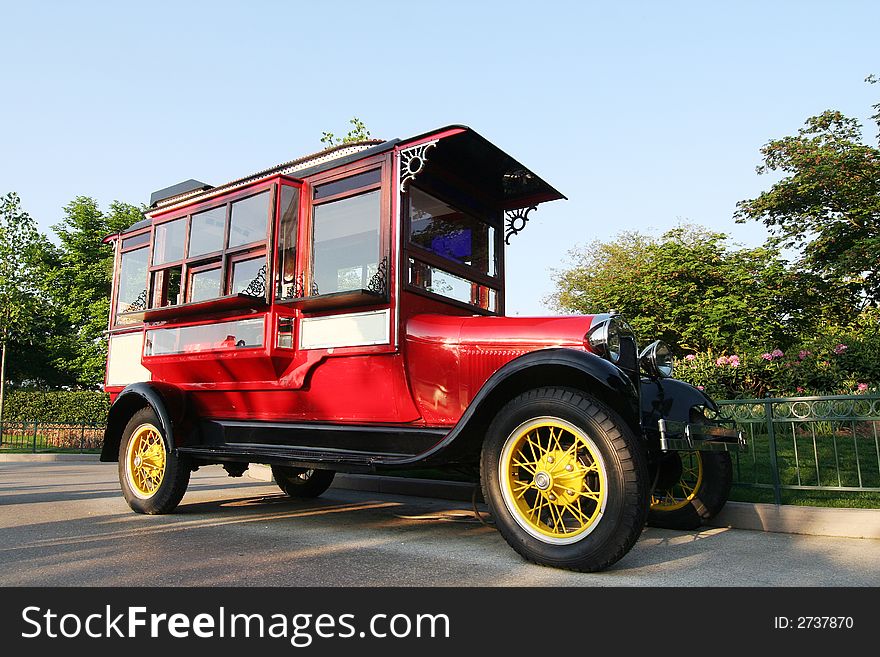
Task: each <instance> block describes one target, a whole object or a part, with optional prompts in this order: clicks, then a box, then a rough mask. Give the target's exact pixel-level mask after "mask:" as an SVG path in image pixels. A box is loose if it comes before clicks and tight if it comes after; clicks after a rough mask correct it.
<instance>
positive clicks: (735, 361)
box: [727, 354, 739, 367]
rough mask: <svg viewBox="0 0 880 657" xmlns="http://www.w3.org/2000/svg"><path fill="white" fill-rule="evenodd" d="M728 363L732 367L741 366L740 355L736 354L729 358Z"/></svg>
mask: <svg viewBox="0 0 880 657" xmlns="http://www.w3.org/2000/svg"><path fill="white" fill-rule="evenodd" d="M727 364H728V365H730V366H731V367H739V356H737V355H736V354H734V355H733V356H731V357H730V358H728V359H727Z"/></svg>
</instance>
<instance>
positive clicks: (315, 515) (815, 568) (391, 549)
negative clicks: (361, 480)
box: [0, 462, 880, 587]
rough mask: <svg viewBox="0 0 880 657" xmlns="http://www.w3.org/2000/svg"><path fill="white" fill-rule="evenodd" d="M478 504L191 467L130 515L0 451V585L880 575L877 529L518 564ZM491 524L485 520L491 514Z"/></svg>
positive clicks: (697, 537) (662, 536) (101, 491)
mask: <svg viewBox="0 0 880 657" xmlns="http://www.w3.org/2000/svg"><path fill="white" fill-rule="evenodd" d="M476 511H477V514H478V515H479V517H478V516H477V515H475V512H474V509H473V508H472V507H471V505H470V504H469V503H468V502H456V501H449V500H438V499H430V498H421V497H410V496H399V495H388V494H380V493H373V492H367V491H353V490H345V489H336V488H331V489H330V490H329V491H327V493H325V494H324V495H323V496H322V497H320V498H318V499H316V500H305V501H303V500H291V499H289V498H287V497H286V496H284V495H283V494H282V493H281V492H280V490H278V488H277V487H276V486H275V485H274V484H272V483H265V482H259V481H254V480H252V479H249V478H246V477H245V478H238V479H231V478H229V477H227V476H226V473H225V472H224V471H223V469H222V468H220V467H219V466H211V467H208V468H202V469H201V470H200V471H199V472H197V473H195V474H194V475H193V478H192V481H191V482H190V487H189V490H188V492H187V494H186V496H185V497H184V498H183V502H182V503H181V505H180V506H179V507H178V509H177V511H176V512H175V513H173V514H170V515H165V516H143V515H138V514H135V513H133V512H132V511H131V510H130V509H129V508H128V506H127V505H126V503H125V501H124V500H123V499H122V495H121V493H120V491H119V484H118V481H117V475H116V465H115V464H99V463H92V462H68V463H0V563H2V566H0V585H2V586H166V585H174V586H212V585H224V586H257V585H259V586H359V585H366V586H871V587H875V586H880V540H877V539H858V538H839V537H824V536H804V535H794V534H781V533H769V532H758V531H748V530H739V529H728V528H705V529H703V530H701V531H670V530H661V529H653V528H648V529H646V530H645V532H644V533H643V534H642V537H641V538H640V540H639V541H638V543H637V544H636V546H635V547H634V548H633V550H632V551H631V552H630V553H629V554H628V555H627V556H625V557H624V558H623V559H622V560H621V561H619V562H618V563H617V564H616V565H615V566H614V567H612V568H611V569H610V570H607V571H605V572H602V573H594V574H582V573H572V572H567V571H562V570H555V569H552V568H544V567H540V566H535V565H532V564H529V563H526V562H524V561H523V560H522V559H521V558H520V557H519V556H518V555H517V554H516V553H515V552H514V551H513V550H511V549H510V548H509V547H508V546H507V544H506V543H505V542H504V540H503V539H502V538H501V536H500V534H499V533H498V532H497V531H496V530H495V529H494V527H493V526H492V525H491V518H490V517H489V515H488V513H487V512H486V509H485V507H484V506H478V507H477V509H476ZM487 522H488V524H485V523H487Z"/></svg>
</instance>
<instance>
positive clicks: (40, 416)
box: [3, 390, 110, 426]
mask: <svg viewBox="0 0 880 657" xmlns="http://www.w3.org/2000/svg"><path fill="white" fill-rule="evenodd" d="M109 409H110V397H109V396H108V395H107V394H106V393H103V392H99V391H96V390H72V391H52V392H43V391H30V390H14V391H12V392H10V393H9V394H8V399H7V402H6V410H5V412H4V414H3V419H4V421H7V422H34V421H37V422H41V423H49V422H52V423H59V424H93V425H96V426H104V425H105V424H106V423H107V412H108V410H109Z"/></svg>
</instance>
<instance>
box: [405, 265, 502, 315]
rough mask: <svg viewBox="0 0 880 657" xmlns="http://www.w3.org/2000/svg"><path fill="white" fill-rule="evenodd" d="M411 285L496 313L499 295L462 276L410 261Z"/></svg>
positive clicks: (489, 288)
mask: <svg viewBox="0 0 880 657" xmlns="http://www.w3.org/2000/svg"><path fill="white" fill-rule="evenodd" d="M409 282H410V285H414V286H415V287H418V288H421V289H423V290H425V291H427V292H432V293H434V294H439V295H440V296H443V297H447V298H449V299H455V300H456V301H461V302H463V303H468V304H470V305H472V306H476V307H477V308H482V309H484V310H489V311H491V312H496V311H497V309H498V293H497V292H496V291H495V290H493V289H492V288H491V287H487V286H485V285H480V284H479V283H474V282H473V281H468V280H466V279H464V278H461V277H460V276H456V275H454V274H450V273H449V272H446V271H443V270H442V269H438V268H437V267H432V266H431V265H428V264H425V263H423V262H419V261H417V260H413V259H412V258H410V259H409Z"/></svg>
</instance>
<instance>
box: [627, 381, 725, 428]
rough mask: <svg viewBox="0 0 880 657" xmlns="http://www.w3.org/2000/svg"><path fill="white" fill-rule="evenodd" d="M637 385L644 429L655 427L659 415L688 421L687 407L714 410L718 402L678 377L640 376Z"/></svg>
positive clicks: (689, 416) (690, 418) (667, 418)
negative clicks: (654, 377)
mask: <svg viewBox="0 0 880 657" xmlns="http://www.w3.org/2000/svg"><path fill="white" fill-rule="evenodd" d="M640 387H641V398H642V425H643V426H644V427H645V429H646V430H648V429H651V430H656V428H657V422H658V421H659V420H661V419H663V420H670V421H673V422H685V423H688V422H692V421H693V420H694V418H693V417H691V409H693V408H694V407H705V408H708V409H710V410H712V411H715V412H717V411H718V406H717V405H716V404H715V402H714V401H713V400H712V398H711V397H709V395H707V394H706V393H704V392H703V391H702V390H700V389H698V388H695V387H694V386H692V385H691V384H689V383H685V382H684V381H679V380H678V379H642V380H641V385H640ZM701 415H702V414H701Z"/></svg>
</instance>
